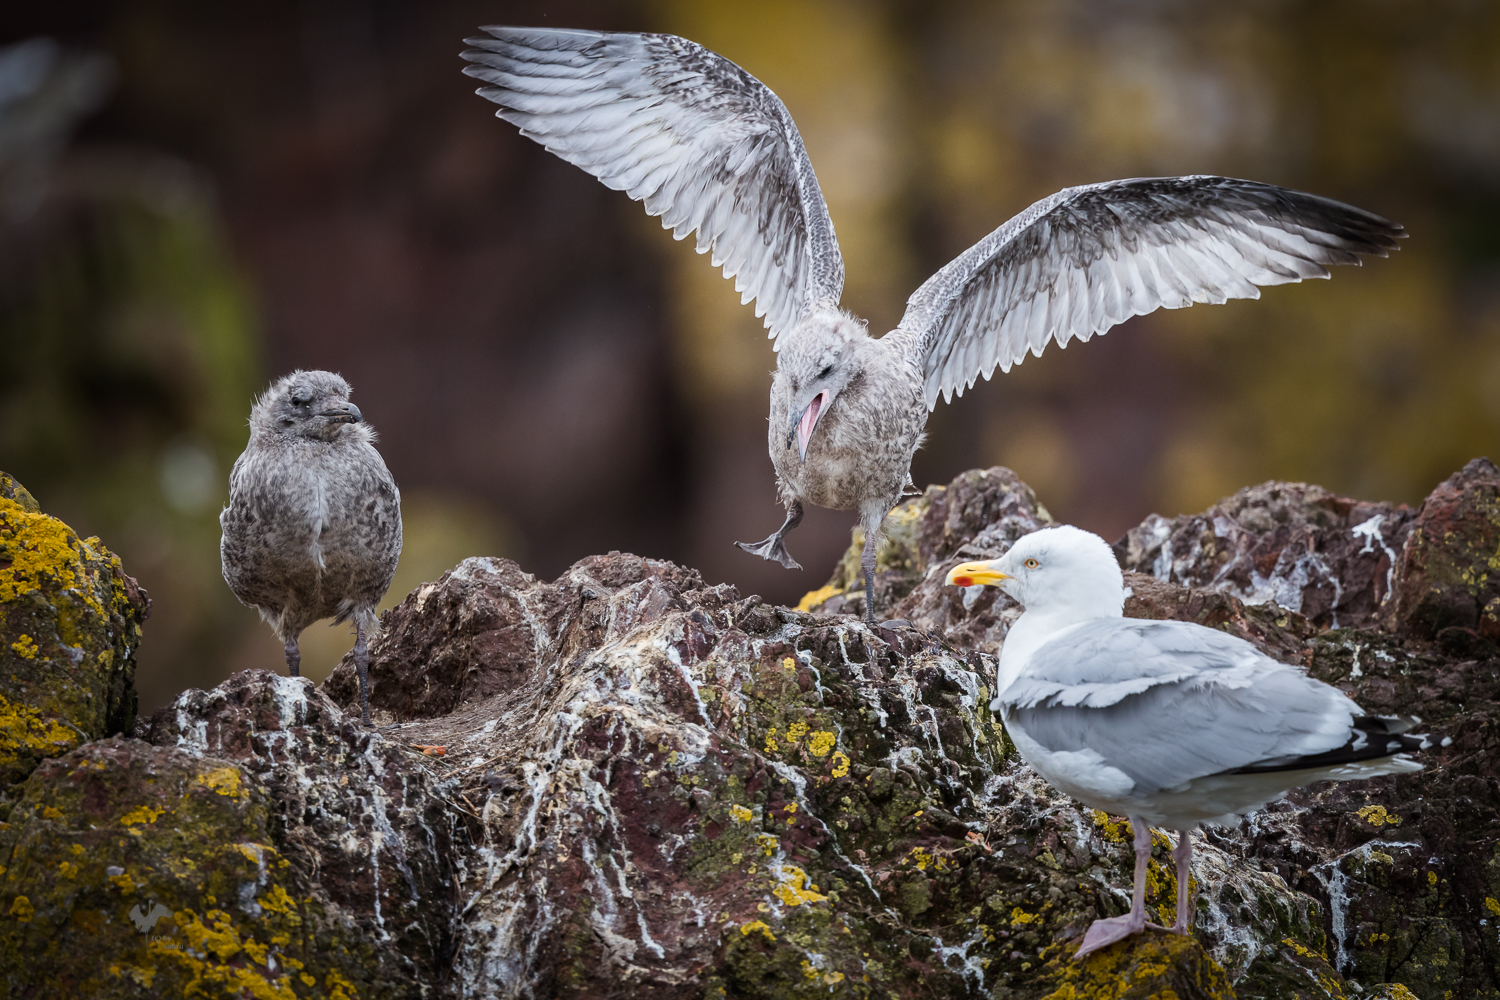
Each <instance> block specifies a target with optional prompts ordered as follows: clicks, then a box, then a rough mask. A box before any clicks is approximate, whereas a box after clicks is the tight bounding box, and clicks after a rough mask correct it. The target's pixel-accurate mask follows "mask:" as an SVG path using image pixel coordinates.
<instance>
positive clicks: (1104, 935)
mask: <svg viewBox="0 0 1500 1000" xmlns="http://www.w3.org/2000/svg"><path fill="white" fill-rule="evenodd" d="M1130 828H1131V829H1132V830H1133V831H1135V895H1134V896H1133V897H1132V900H1131V904H1130V912H1129V913H1127V914H1126V915H1125V916H1123V917H1109V918H1108V919H1105V920H1095V921H1094V922H1093V923H1092V924H1090V925H1089V930H1088V933H1087V934H1085V935H1084V936H1083V944H1081V945H1079V946H1078V951H1077V952H1075V953H1074V954H1073V957H1074V958H1075V959H1079V958H1082V957H1083V956H1085V955H1087V954H1088V953H1089V952H1092V951H1098V950H1099V949H1100V948H1104V947H1107V946H1109V945H1112V944H1114V943H1115V942H1116V941H1119V940H1121V939H1122V938H1128V937H1129V936H1130V935H1132V934H1139V933H1140V932H1141V931H1143V930H1145V929H1146V928H1147V927H1155V926H1156V925H1155V924H1147V923H1146V865H1147V864H1148V863H1149V862H1150V861H1151V828H1150V827H1149V826H1147V825H1146V821H1145V820H1143V819H1141V818H1140V817H1139V816H1132V817H1130Z"/></svg>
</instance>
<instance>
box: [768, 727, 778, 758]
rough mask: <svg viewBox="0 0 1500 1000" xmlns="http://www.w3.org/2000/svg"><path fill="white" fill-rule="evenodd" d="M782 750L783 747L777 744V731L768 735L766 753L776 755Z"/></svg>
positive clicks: (772, 731)
mask: <svg viewBox="0 0 1500 1000" xmlns="http://www.w3.org/2000/svg"><path fill="white" fill-rule="evenodd" d="M780 749H781V747H779V746H777V744H776V730H774V729H773V730H771V731H770V732H768V733H766V753H775V752H776V751H778V750H780Z"/></svg>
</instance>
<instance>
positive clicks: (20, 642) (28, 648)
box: [10, 635, 37, 660]
mask: <svg viewBox="0 0 1500 1000" xmlns="http://www.w3.org/2000/svg"><path fill="white" fill-rule="evenodd" d="M10 649H11V652H13V653H15V654H16V655H17V656H19V657H21V658H22V659H24V660H34V659H36V651H37V644H36V640H35V639H33V638H32V637H31V636H29V635H23V636H21V638H19V639H17V640H16V641H15V642H13V643H11V644H10Z"/></svg>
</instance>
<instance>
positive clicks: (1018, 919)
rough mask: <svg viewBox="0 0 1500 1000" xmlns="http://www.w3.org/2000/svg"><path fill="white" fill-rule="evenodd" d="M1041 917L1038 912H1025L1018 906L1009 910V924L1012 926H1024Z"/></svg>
mask: <svg viewBox="0 0 1500 1000" xmlns="http://www.w3.org/2000/svg"><path fill="white" fill-rule="evenodd" d="M1040 918H1041V914H1039V913H1027V912H1026V911H1025V910H1023V909H1021V908H1020V907H1019V906H1017V907H1015V908H1014V909H1012V910H1011V911H1010V925H1011V926H1012V927H1025V926H1026V925H1027V924H1029V923H1033V922H1034V921H1036V920H1038V919H1040Z"/></svg>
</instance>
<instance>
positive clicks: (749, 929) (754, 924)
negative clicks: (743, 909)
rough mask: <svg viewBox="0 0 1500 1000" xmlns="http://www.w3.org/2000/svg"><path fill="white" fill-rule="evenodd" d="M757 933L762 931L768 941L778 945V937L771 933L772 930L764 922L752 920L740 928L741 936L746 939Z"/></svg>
mask: <svg viewBox="0 0 1500 1000" xmlns="http://www.w3.org/2000/svg"><path fill="white" fill-rule="evenodd" d="M756 931H760V933H762V934H764V935H765V936H766V940H767V941H770V942H771V943H772V944H775V943H776V935H775V934H772V933H771V928H770V927H767V926H766V922H765V921H764V920H752V921H750V922H749V923H748V924H742V925H741V926H740V934H741V935H743V936H745V937H749V936H750V935H751V934H754V933H755V932H756Z"/></svg>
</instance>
